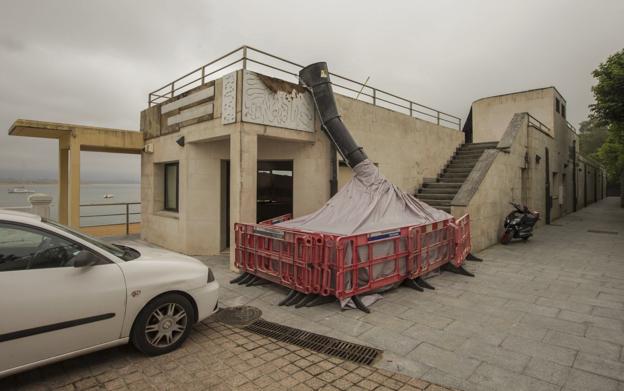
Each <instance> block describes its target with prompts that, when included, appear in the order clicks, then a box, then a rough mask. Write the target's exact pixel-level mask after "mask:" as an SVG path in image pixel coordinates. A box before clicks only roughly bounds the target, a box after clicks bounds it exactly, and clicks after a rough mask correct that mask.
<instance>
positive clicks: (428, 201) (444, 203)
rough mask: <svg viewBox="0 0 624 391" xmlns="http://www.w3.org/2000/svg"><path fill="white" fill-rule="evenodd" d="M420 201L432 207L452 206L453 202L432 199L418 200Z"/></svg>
mask: <svg viewBox="0 0 624 391" xmlns="http://www.w3.org/2000/svg"><path fill="white" fill-rule="evenodd" d="M418 199H419V200H420V201H422V202H424V203H425V204H429V205H431V206H435V207H438V206H450V205H451V200H432V199H428V198H418Z"/></svg>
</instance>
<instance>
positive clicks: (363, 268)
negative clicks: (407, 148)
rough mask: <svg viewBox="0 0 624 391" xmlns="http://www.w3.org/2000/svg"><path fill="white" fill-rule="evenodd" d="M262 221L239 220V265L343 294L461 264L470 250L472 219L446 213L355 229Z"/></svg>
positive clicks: (304, 287)
mask: <svg viewBox="0 0 624 391" xmlns="http://www.w3.org/2000/svg"><path fill="white" fill-rule="evenodd" d="M288 218H290V216H289V215H284V216H280V217H277V218H275V219H271V220H267V221H264V222H262V223H260V224H239V223H237V224H235V226H234V227H235V228H234V230H235V235H236V237H235V242H236V249H235V262H236V266H237V267H238V268H239V269H241V270H242V271H244V272H248V273H251V274H254V275H257V276H259V277H262V278H265V279H267V280H269V281H272V282H275V283H277V284H280V285H283V286H286V287H288V288H290V289H294V290H296V291H299V292H303V293H320V294H321V295H324V296H330V295H331V296H335V297H337V298H339V299H343V298H346V297H351V296H354V295H359V294H363V293H366V292H370V291H374V290H376V289H379V288H382V287H385V286H388V285H393V284H399V283H401V282H402V281H403V280H404V279H406V278H416V277H419V276H422V275H424V274H427V273H429V272H431V271H433V270H435V269H438V268H439V267H441V266H442V265H444V264H445V263H447V262H452V263H453V265H455V266H460V265H462V264H463V262H464V260H465V258H466V256H467V255H468V253H469V252H470V220H469V217H468V215H465V216H463V217H461V218H460V219H458V220H454V219H448V220H443V221H439V222H436V223H432V224H426V225H418V226H407V227H401V228H396V229H389V230H384V231H379V232H370V233H363V234H357V235H344V236H341V235H334V234H326V233H318V232H305V231H300V230H295V229H285V228H281V227H276V226H273V224H276V223H278V222H281V221H285V220H287V219H288Z"/></svg>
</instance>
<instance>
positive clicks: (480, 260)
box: [466, 253, 483, 262]
mask: <svg viewBox="0 0 624 391" xmlns="http://www.w3.org/2000/svg"><path fill="white" fill-rule="evenodd" d="M466 260H467V261H474V262H483V259H481V258H479V257H477V256H475V255H473V254H472V253H468V256H467V257H466Z"/></svg>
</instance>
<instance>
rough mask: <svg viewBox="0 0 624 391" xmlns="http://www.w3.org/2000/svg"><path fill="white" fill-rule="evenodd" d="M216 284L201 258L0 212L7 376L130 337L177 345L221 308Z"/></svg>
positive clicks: (162, 346)
mask: <svg viewBox="0 0 624 391" xmlns="http://www.w3.org/2000/svg"><path fill="white" fill-rule="evenodd" d="M218 289H219V284H218V283H217V281H215V278H214V276H213V274H212V271H211V270H210V269H209V268H208V267H206V266H205V265H204V264H202V263H201V262H200V261H198V260H196V259H194V258H190V257H187V256H184V255H180V254H176V253H172V252H169V251H164V250H160V249H154V248H150V247H143V246H141V247H139V246H133V247H132V248H130V247H127V246H121V245H113V244H109V243H105V242H102V241H100V240H97V239H94V238H91V237H89V236H87V235H84V234H82V233H79V232H76V231H74V230H71V229H69V228H67V227H65V226H63V225H60V224H57V223H54V222H52V221H49V220H46V219H42V218H41V217H39V216H35V215H31V214H26V213H20V212H12V211H4V210H0V377H3V376H8V375H10V374H13V373H16V372H20V371H23V370H26V369H30V368H33V367H36V366H40V365H44V364H48V363H51V362H54V361H59V360H63V359H66V358H69V357H73V356H77V355H81V354H85V353H89V352H93V351H96V350H100V349H105V348H109V347H112V346H115V345H121V344H124V343H127V342H128V341H130V342H132V343H133V344H134V346H136V347H137V348H138V349H139V350H141V351H142V352H144V353H146V354H149V355H156V354H162V353H167V352H169V351H172V350H174V349H176V348H177V347H178V346H180V345H181V344H182V343H183V342H184V340H185V339H186V338H187V336H188V334H189V332H190V331H191V327H192V325H193V324H194V323H196V322H198V321H200V320H202V319H204V318H206V317H208V316H209V315H211V314H212V313H214V312H215V311H216V310H217V306H218Z"/></svg>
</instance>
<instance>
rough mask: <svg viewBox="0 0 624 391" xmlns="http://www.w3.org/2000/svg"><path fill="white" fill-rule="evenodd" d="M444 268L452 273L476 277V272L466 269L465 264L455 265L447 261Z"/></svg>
mask: <svg viewBox="0 0 624 391" xmlns="http://www.w3.org/2000/svg"><path fill="white" fill-rule="evenodd" d="M442 270H445V271H448V272H451V273H455V274H461V275H463V276H468V277H474V274H472V273H470V272H469V271H468V270H466V269H464V267H463V266H459V267H457V266H455V265H453V264H452V263H450V262H449V263H447V264H445V265H443V266H442Z"/></svg>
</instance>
